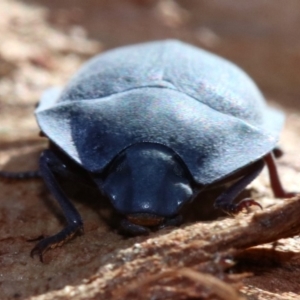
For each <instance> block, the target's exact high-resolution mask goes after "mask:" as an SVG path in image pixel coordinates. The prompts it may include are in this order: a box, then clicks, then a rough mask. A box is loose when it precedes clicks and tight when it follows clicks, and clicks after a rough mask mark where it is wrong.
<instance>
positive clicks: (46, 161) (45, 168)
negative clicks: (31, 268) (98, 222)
mask: <svg viewBox="0 0 300 300" xmlns="http://www.w3.org/2000/svg"><path fill="white" fill-rule="evenodd" d="M61 163H62V162H61V161H60V160H59V159H58V157H57V156H56V155H55V154H54V153H53V152H52V151H51V150H45V151H44V152H42V154H41V157H40V172H41V176H42V177H43V179H44V181H45V183H46V185H47V187H48V188H49V190H50V192H51V193H52V195H53V196H54V198H55V199H56V200H57V202H58V203H59V205H60V207H61V209H62V211H63V213H64V216H65V218H66V221H67V226H66V227H65V228H64V229H63V230H62V231H60V232H59V233H57V234H55V235H53V236H50V237H48V238H45V239H43V240H41V241H40V242H38V243H37V245H36V246H35V247H34V248H33V249H32V251H31V253H30V255H31V257H33V256H34V255H39V257H40V260H41V261H43V253H44V252H45V251H46V250H48V249H50V248H55V247H57V246H61V245H62V244H63V243H64V242H66V241H67V240H69V239H71V238H72V237H73V236H74V235H75V234H76V233H78V232H82V231H83V223H82V220H81V217H80V214H79V213H78V211H77V210H76V208H75V207H74V205H73V204H72V203H71V202H70V200H69V199H68V198H67V196H66V195H65V194H64V192H63V191H62V189H61V187H60V186H59V184H58V182H57V181H56V179H55V177H54V174H53V171H52V170H51V168H52V167H53V166H55V165H57V164H61Z"/></svg>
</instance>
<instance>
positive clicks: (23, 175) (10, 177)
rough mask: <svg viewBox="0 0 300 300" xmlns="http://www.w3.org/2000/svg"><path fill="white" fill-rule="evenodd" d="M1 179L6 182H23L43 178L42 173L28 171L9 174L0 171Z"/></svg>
mask: <svg viewBox="0 0 300 300" xmlns="http://www.w3.org/2000/svg"><path fill="white" fill-rule="evenodd" d="M0 178H1V179H4V180H22V179H35V178H41V173H40V171H26V172H7V171H0Z"/></svg>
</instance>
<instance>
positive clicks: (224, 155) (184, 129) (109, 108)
mask: <svg viewBox="0 0 300 300" xmlns="http://www.w3.org/2000/svg"><path fill="white" fill-rule="evenodd" d="M36 116H37V120H38V123H39V125H40V127H41V130H42V131H43V132H44V133H45V135H46V136H48V137H49V139H50V140H51V141H53V142H54V143H55V144H57V145H58V146H59V147H60V148H61V149H62V150H63V151H64V152H66V153H67V154H68V155H69V156H70V157H71V158H72V159H73V160H75V161H76V162H77V163H78V164H80V165H81V166H83V168H85V169H86V170H88V171H89V172H92V173H95V172H96V173H101V172H102V171H103V170H104V168H105V167H106V166H107V165H108V164H109V163H110V162H111V161H112V159H113V158H114V157H115V156H116V155H118V154H119V153H120V152H121V151H123V150H124V149H125V148H127V147H128V146H130V145H134V144H136V143H139V142H144V141H145V142H153V143H160V144H163V145H165V146H167V147H169V148H170V149H172V150H173V151H175V152H176V153H177V154H178V155H179V156H180V157H181V158H182V160H183V161H184V163H185V164H186V165H187V167H188V169H189V170H190V172H191V174H192V176H193V178H194V180H195V181H196V182H197V183H198V184H202V185H210V184H213V183H214V182H216V181H219V180H221V179H223V178H225V177H226V176H228V175H229V174H231V173H233V172H235V171H236V170H239V169H241V168H243V167H245V166H247V165H249V164H251V163H253V162H254V161H256V160H258V159H260V158H262V157H263V156H264V155H266V154H267V153H269V152H270V151H272V149H273V148H274V147H275V145H276V143H277V141H278V138H279V132H280V130H281V127H282V125H283V120H284V118H283V115H282V114H281V113H280V112H278V111H276V110H274V109H271V108H269V107H267V106H266V104H265V102H264V100H263V98H262V95H261V93H260V92H259V90H258V89H257V87H256V85H255V84H254V83H253V81H252V79H250V78H249V77H248V75H246V74H245V73H244V72H243V71H242V70H241V69H239V68H238V67H237V66H235V65H234V64H232V63H230V62H228V61H226V60H224V59H222V58H220V57H218V56H216V55H213V54H210V53H208V52H206V51H204V50H200V49H197V48H195V47H193V46H190V45H187V44H184V43H181V42H178V41H165V42H152V43H146V44H142V45H135V46H128V47H123V48H120V49H116V50H112V51H108V52H107V53H105V54H102V55H100V56H97V57H95V58H93V59H92V60H91V61H89V62H88V63H87V64H85V65H84V66H83V67H82V69H81V70H80V71H79V72H78V73H77V75H75V76H74V77H73V79H71V81H70V82H69V84H68V85H67V86H66V88H65V89H64V90H63V91H62V93H61V94H60V95H59V96H58V97H57V98H56V99H55V100H54V101H53V98H52V99H51V100H49V96H48V97H47V95H46V96H45V98H43V99H42V101H41V104H40V106H39V107H38V109H37V111H36ZM224 162H226V163H224Z"/></svg>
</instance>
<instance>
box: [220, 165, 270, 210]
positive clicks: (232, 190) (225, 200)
mask: <svg viewBox="0 0 300 300" xmlns="http://www.w3.org/2000/svg"><path fill="white" fill-rule="evenodd" d="M264 165H265V164H264V161H263V160H259V161H257V162H256V163H255V164H254V165H253V168H252V169H251V171H250V172H249V173H247V174H246V175H245V176H243V177H242V178H241V179H239V180H238V181H237V182H235V183H234V184H233V185H232V186H231V187H229V188H228V189H227V190H226V191H225V192H223V193H222V194H221V195H220V196H219V197H218V198H217V199H216V201H215V204H214V206H215V208H220V209H222V210H223V211H224V212H226V213H228V214H230V215H234V214H237V213H239V212H240V211H242V210H243V209H244V208H247V207H249V206H253V205H256V206H259V207H260V208H262V207H261V205H260V204H259V203H258V202H256V201H255V200H253V199H251V198H246V199H243V200H241V201H240V202H238V203H234V200H235V199H236V197H237V196H238V195H239V194H240V193H241V192H242V191H243V190H244V189H245V188H246V186H247V185H248V184H249V183H251V182H252V181H253V180H254V179H255V178H256V177H257V176H258V175H259V173H260V172H261V171H262V169H263V167H264Z"/></svg>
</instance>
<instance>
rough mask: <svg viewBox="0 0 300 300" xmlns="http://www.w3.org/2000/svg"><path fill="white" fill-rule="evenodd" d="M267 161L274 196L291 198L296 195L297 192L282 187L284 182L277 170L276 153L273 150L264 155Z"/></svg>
mask: <svg viewBox="0 0 300 300" xmlns="http://www.w3.org/2000/svg"><path fill="white" fill-rule="evenodd" d="M264 159H265V162H266V164H267V167H268V171H269V177H270V183H271V187H272V191H273V193H274V196H275V197H277V198H291V197H294V196H295V195H296V194H297V193H291V192H286V191H285V190H284V188H283V187H282V184H281V182H280V179H279V175H278V172H277V167H276V162H275V159H274V154H273V153H272V152H271V153H269V154H268V155H266V156H265V157H264Z"/></svg>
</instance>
